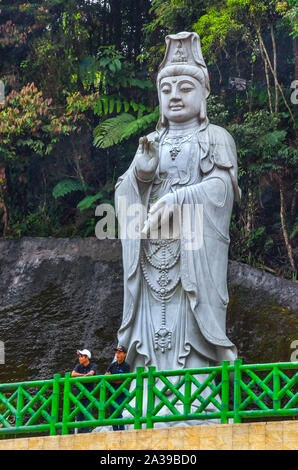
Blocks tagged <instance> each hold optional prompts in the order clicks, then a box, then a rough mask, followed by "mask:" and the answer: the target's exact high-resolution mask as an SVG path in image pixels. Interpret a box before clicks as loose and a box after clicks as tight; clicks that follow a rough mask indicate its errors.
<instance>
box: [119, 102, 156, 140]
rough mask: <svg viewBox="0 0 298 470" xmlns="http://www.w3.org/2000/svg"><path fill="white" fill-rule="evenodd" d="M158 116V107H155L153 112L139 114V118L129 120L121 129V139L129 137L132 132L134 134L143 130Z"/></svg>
mask: <svg viewBox="0 0 298 470" xmlns="http://www.w3.org/2000/svg"><path fill="white" fill-rule="evenodd" d="M158 117H159V107H157V108H155V110H154V111H153V113H150V114H146V115H145V116H141V117H140V118H139V119H135V120H134V121H132V122H129V123H128V124H127V125H126V126H125V128H124V129H123V132H122V135H121V140H124V139H129V137H131V136H132V135H133V134H136V133H138V132H140V131H144V130H146V129H148V127H150V126H151V124H153V123H155V122H156V121H157V120H158Z"/></svg>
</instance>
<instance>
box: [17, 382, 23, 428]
mask: <svg viewBox="0 0 298 470" xmlns="http://www.w3.org/2000/svg"><path fill="white" fill-rule="evenodd" d="M23 408H24V395H23V389H22V386H21V385H20V386H19V387H18V394H17V414H16V422H15V427H16V428H19V427H20V426H23V415H22V409H23Z"/></svg>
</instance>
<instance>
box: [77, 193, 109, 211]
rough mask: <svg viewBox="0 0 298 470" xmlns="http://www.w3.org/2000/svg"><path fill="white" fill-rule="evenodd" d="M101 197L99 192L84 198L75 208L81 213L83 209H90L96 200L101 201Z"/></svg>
mask: <svg viewBox="0 0 298 470" xmlns="http://www.w3.org/2000/svg"><path fill="white" fill-rule="evenodd" d="M102 197H103V193H102V192H99V193H97V194H95V195H93V196H86V197H84V199H82V200H81V201H80V202H79V203H78V205H77V208H78V209H80V211H83V210H85V209H90V207H92V205H93V204H94V202H96V201H97V200H98V199H101V198H102Z"/></svg>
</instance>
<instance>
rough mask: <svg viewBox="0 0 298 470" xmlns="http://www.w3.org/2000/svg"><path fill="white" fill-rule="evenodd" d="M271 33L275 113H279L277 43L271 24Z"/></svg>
mask: <svg viewBox="0 0 298 470" xmlns="http://www.w3.org/2000/svg"><path fill="white" fill-rule="evenodd" d="M270 33H271V40H272V49H273V70H274V89H275V109H274V111H275V113H278V84H277V83H278V82H277V59H276V57H277V56H276V42H275V35H274V29H273V25H272V24H270Z"/></svg>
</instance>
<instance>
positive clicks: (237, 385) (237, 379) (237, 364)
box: [234, 359, 242, 423]
mask: <svg viewBox="0 0 298 470" xmlns="http://www.w3.org/2000/svg"><path fill="white" fill-rule="evenodd" d="M241 366H242V361H241V359H236V360H235V361H234V423H241V417H240V416H239V411H240V404H241Z"/></svg>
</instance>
